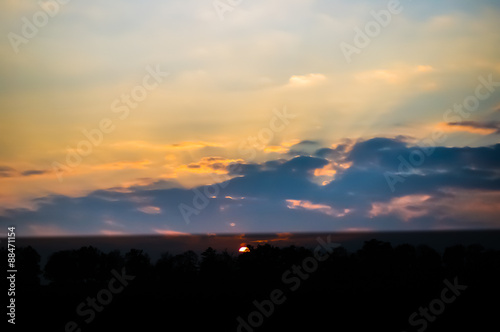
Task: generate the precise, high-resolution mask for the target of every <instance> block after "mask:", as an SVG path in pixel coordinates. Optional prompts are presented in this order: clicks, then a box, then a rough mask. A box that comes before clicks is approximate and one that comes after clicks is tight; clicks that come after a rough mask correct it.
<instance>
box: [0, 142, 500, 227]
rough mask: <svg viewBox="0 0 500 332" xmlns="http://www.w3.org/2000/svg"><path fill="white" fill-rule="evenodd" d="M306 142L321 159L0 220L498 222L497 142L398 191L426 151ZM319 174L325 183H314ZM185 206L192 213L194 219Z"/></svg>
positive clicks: (447, 157) (54, 202)
mask: <svg viewBox="0 0 500 332" xmlns="http://www.w3.org/2000/svg"><path fill="white" fill-rule="evenodd" d="M302 144H303V145H307V146H309V145H310V146H313V147H314V151H315V152H316V153H315V154H316V155H317V156H315V157H311V156H297V157H290V159H284V158H281V159H275V160H269V161H266V162H260V163H257V162H255V163H252V164H247V163H241V164H238V163H236V164H234V165H236V166H238V167H239V168H234V169H233V168H232V169H231V170H234V171H235V173H234V174H232V175H233V176H234V177H233V176H228V177H226V178H225V179H224V180H221V181H217V183H212V184H211V185H203V186H197V187H195V188H193V189H186V188H183V187H180V186H177V185H175V183H171V182H169V181H156V182H155V181H154V179H148V181H145V182H142V183H141V182H138V184H137V185H131V186H128V187H126V190H123V187H112V188H108V189H102V190H98V191H94V192H91V193H88V194H85V195H81V196H78V197H69V196H64V195H52V196H48V197H47V198H45V199H43V200H39V201H38V202H37V207H36V208H34V209H32V210H27V209H10V210H6V211H5V212H4V213H3V214H2V215H0V222H2V223H5V224H9V223H13V222H14V221H15V223H16V224H17V225H18V227H19V230H20V232H22V233H23V234H25V235H26V236H30V235H33V236H40V235H48V234H49V233H50V232H54V234H105V233H106V232H107V233H106V234H109V235H113V234H118V233H116V232H126V233H128V234H144V233H145V232H148V231H149V232H150V233H157V234H159V233H161V234H176V233H171V232H181V233H188V234H206V233H217V234H220V233H228V232H232V233H234V232H241V233H252V232H254V233H255V232H298V231H311V232H312V231H325V230H332V229H333V230H345V229H365V228H370V229H374V230H406V229H408V230H409V229H433V227H436V228H445V227H451V228H453V227H457V228H467V227H469V228H477V227H479V228H488V227H490V228H491V227H494V228H496V227H500V225H499V224H498V218H497V216H498V215H499V214H500V206H498V204H496V202H498V199H499V197H500V144H498V145H493V146H484V147H477V148H470V147H455V148H449V147H433V149H432V153H430V154H429V155H427V154H425V156H426V159H425V161H424V162H423V163H422V164H421V165H420V166H418V167H417V166H415V170H414V171H411V172H408V174H407V177H405V181H404V182H402V183H398V187H397V188H396V191H395V192H392V191H391V190H390V188H389V186H388V184H387V182H386V179H385V176H384V175H385V174H386V173H387V172H389V173H391V174H399V170H398V167H399V164H400V160H399V159H398V157H400V156H402V157H403V158H406V159H409V156H410V155H411V154H412V153H413V152H415V151H421V150H420V148H419V147H417V146H414V145H411V144H410V143H408V141H406V140H405V139H404V138H403V137H397V138H384V137H376V138H372V139H367V140H359V141H357V142H355V143H352V144H350V145H349V144H345V143H342V144H337V145H334V146H330V147H319V148H318V144H317V143H316V142H309V143H302ZM320 155H321V156H323V157H320ZM330 158H331V159H330ZM201 163H205V165H201ZM215 163H221V165H222V166H221V168H220V169H223V170H224V171H225V172H230V171H231V170H228V169H227V167H228V165H229V164H230V162H229V160H228V159H225V158H222V157H209V158H206V159H202V160H201V161H200V165H199V166H200V167H208V168H210V169H213V168H215V169H218V168H217V167H218V166H213V165H214V164H215ZM236 173H237V174H236ZM323 177H328V179H329V181H327V183H322V182H320V181H317V180H318V178H323ZM181 204H184V205H186V206H190V207H191V208H192V209H194V210H195V211H196V213H193V214H192V215H191V216H190V223H186V221H185V219H184V217H183V215H182V214H181V212H180V210H179V206H180V205H181ZM55 220H56V221H55ZM35 221H36V223H35ZM231 224H234V226H231ZM33 225H36V226H33ZM103 226H104V227H103ZM162 232H163V233H162Z"/></svg>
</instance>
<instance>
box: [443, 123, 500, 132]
mask: <svg viewBox="0 0 500 332" xmlns="http://www.w3.org/2000/svg"><path fill="white" fill-rule="evenodd" d="M447 125H448V126H450V127H464V128H475V129H490V130H494V131H495V132H494V133H495V134H500V121H487V122H479V121H462V122H448V124H447Z"/></svg>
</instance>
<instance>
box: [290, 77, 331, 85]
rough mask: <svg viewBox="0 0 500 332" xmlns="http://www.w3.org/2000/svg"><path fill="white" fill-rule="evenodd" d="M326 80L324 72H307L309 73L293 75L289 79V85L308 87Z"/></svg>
mask: <svg viewBox="0 0 500 332" xmlns="http://www.w3.org/2000/svg"><path fill="white" fill-rule="evenodd" d="M325 80H326V76H325V75H323V74H307V75H293V76H292V77H290V79H289V80H288V85H289V86H291V87H306V86H311V85H315V84H319V83H321V82H324V81H325Z"/></svg>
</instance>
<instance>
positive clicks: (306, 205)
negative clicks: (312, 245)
mask: <svg viewBox="0 0 500 332" xmlns="http://www.w3.org/2000/svg"><path fill="white" fill-rule="evenodd" d="M286 203H287V207H288V208H289V209H306V210H311V211H318V212H320V213H324V214H327V215H329V216H332V217H343V216H345V215H346V214H347V213H349V212H350V210H349V209H344V210H343V211H337V210H335V209H334V208H332V207H331V206H328V205H324V204H314V203H311V202H310V201H301V200H295V199H287V200H286Z"/></svg>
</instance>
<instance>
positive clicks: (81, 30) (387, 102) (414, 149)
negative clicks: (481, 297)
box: [0, 0, 500, 236]
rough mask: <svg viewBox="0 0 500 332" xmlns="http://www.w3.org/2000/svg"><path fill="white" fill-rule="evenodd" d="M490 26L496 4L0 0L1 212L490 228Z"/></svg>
mask: <svg viewBox="0 0 500 332" xmlns="http://www.w3.org/2000/svg"><path fill="white" fill-rule="evenodd" d="M499 18H500V3H499V2H498V1H494V0H491V1H486V0H481V1H474V2H471V1H462V0H457V1H451V0H446V1H440V2H439V3H435V2H434V1H429V0H423V1H410V0H401V1H396V0H391V1H348V2H347V1H336V0H330V1H327V0H286V1H285V0H273V1H264V0H252V1H248V0H241V1H236V0H233V1H229V0H220V1H218V0H216V1H211V0H204V1H201V0H166V1H152V0H145V1H141V2H140V3H139V2H136V1H132V0H122V1H115V0H110V1H106V2H105V3H103V2H102V1H96V0H89V1H77V0H64V1H63V0H58V1H57V0H47V1H40V2H36V1H25V0H23V1H15V0H5V1H2V2H1V4H0V31H1V33H2V35H3V38H1V39H0V55H1V57H0V59H1V60H0V222H1V223H2V225H5V226H7V225H15V226H16V227H17V230H18V236H68V235H106V236H114V235H136V234H141V235H142V234H160V235H182V234H249V233H262V232H277V233H286V232H316V231H318V232H326V231H352V232H356V231H368V230H370V231H387V230H398V231H405V230H408V231H411V230H450V229H498V228H500V221H499V219H498V216H499V215H500V204H499V203H500V139H499V138H500V61H499V59H500V47H499V45H500V35H499V34H498V31H499V28H500V23H499V22H500V19H499ZM0 232H1V233H2V234H4V233H6V227H4V229H2V230H0Z"/></svg>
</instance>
